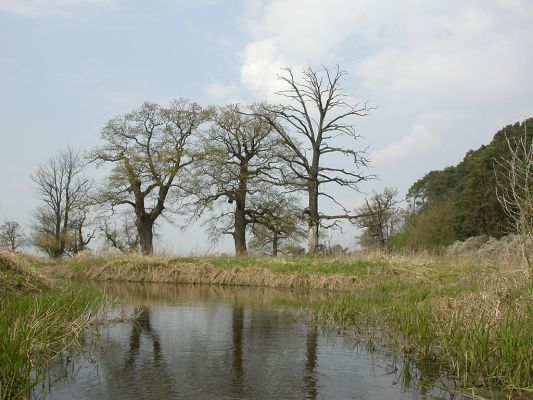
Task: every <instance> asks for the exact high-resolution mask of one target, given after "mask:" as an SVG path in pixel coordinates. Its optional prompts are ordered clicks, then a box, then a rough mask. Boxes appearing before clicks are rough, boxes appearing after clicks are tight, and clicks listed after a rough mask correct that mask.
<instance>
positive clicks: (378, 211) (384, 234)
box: [357, 188, 400, 249]
mask: <svg viewBox="0 0 533 400" xmlns="http://www.w3.org/2000/svg"><path fill="white" fill-rule="evenodd" d="M396 196H398V190H397V189H390V188H385V190H384V191H383V193H375V194H374V195H373V196H372V197H371V198H370V200H368V199H365V202H366V203H365V205H364V206H362V207H361V208H360V209H359V214H362V215H364V216H363V217H361V218H360V219H359V220H358V221H357V225H358V226H359V227H360V228H363V235H362V236H361V242H362V243H361V244H362V245H363V246H365V247H377V248H380V249H385V248H386V247H387V245H388V244H389V241H390V239H391V238H392V236H393V235H394V234H395V233H396V232H397V230H398V227H399V224H400V218H399V211H400V209H399V207H398V203H399V201H398V200H397V199H396Z"/></svg>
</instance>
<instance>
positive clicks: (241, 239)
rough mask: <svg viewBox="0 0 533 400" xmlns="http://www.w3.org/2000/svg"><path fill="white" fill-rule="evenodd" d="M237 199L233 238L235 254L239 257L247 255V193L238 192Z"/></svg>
mask: <svg viewBox="0 0 533 400" xmlns="http://www.w3.org/2000/svg"><path fill="white" fill-rule="evenodd" d="M236 197H237V198H236V201H235V230H234V232H233V240H234V241H235V255H236V256H237V257H241V256H247V255H248V249H247V248H246V213H245V198H246V195H245V194H242V193H238V194H237V196H236Z"/></svg>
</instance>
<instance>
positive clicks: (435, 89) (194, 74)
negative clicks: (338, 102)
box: [0, 0, 533, 254]
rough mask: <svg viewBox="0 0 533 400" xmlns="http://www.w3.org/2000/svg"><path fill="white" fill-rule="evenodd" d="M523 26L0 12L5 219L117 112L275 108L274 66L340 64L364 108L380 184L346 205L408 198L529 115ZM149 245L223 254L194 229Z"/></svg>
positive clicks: (415, 13) (378, 15) (15, 5)
mask: <svg viewBox="0 0 533 400" xmlns="http://www.w3.org/2000/svg"><path fill="white" fill-rule="evenodd" d="M532 22H533V2H532V1H531V0H483V1H481V0H461V1H458V0H449V1H437V0H403V1H397V0H329V1H327V2H326V1H315V0H242V1H228V0H226V1H222V0H197V1H193V0H190V1H186V0H152V1H149V2H148V1H141V0H0V121H1V125H0V139H1V141H0V143H1V144H0V174H1V175H0V176H1V178H2V185H1V187H2V189H1V191H0V222H3V221H5V220H16V221H18V222H20V223H21V224H22V225H23V226H24V227H25V228H26V230H29V224H30V219H31V213H32V210H33V209H34V208H35V206H36V205H37V204H38V203H37V200H36V199H35V196H34V191H33V189H32V182H31V179H30V175H31V173H32V172H33V171H35V170H36V168H38V166H39V164H41V163H44V162H45V161H46V160H47V159H48V158H49V157H51V156H52V155H53V154H54V153H57V151H58V150H59V149H61V148H64V147H66V146H72V147H74V148H79V149H89V148H91V147H93V146H95V145H97V144H99V143H101V142H100V132H101V130H102V128H103V126H104V125H105V123H106V122H107V121H108V120H109V119H111V118H113V117H114V116H116V115H119V114H123V113H126V112H129V111H132V110H133V109H135V108H137V107H138V106H140V105H141V104H142V103H143V102H144V101H147V100H148V101H153V102H157V103H160V104H168V103H169V102H170V101H171V100H172V99H174V98H179V97H185V98H190V99H193V100H196V101H199V102H201V103H203V104H226V103H230V102H241V103H251V102H256V101H263V100H269V101H273V102H275V101H277V100H276V95H275V92H276V91H277V90H279V88H280V82H279V80H277V79H276V75H277V74H278V73H279V72H280V68H281V67H284V66H292V67H293V68H294V69H296V70H299V69H301V68H304V67H306V66H311V67H313V68H319V67H320V66H321V65H325V66H328V67H334V66H335V65H339V66H340V68H341V69H343V70H344V71H346V73H347V74H346V77H345V80H344V82H343V88H344V91H345V92H346V93H348V94H350V95H351V96H352V98H353V100H354V101H355V102H357V101H359V102H364V101H368V102H369V104H370V105H371V106H372V107H373V110H372V112H371V113H370V115H368V116H366V117H362V118H358V119H357V120H354V126H355V127H356V129H357V131H358V133H360V134H361V135H362V138H361V139H360V140H359V141H358V142H357V143H356V146H357V147H358V148H359V149H365V148H366V149H367V151H368V152H369V154H370V155H371V157H372V166H371V168H370V170H369V173H371V174H375V175H377V176H378V177H379V180H376V181H371V182H368V183H365V184H364V185H362V186H361V193H346V192H342V193H341V192H339V193H338V196H339V197H340V198H341V199H342V200H343V202H344V203H345V204H346V205H347V206H348V208H354V207H357V206H358V205H360V204H361V202H362V201H363V199H364V196H365V194H366V195H371V194H372V193H373V191H377V192H379V191H381V190H382V189H383V188H384V187H386V186H387V187H396V188H398V189H399V190H400V193H401V194H402V195H405V192H406V191H407V189H408V188H409V187H410V186H411V185H412V184H413V183H414V182H415V181H416V180H417V179H419V178H421V177H422V176H423V175H424V174H426V173H427V172H429V171H431V170H435V169H441V168H444V167H446V166H449V165H454V164H457V163H458V162H459V161H461V160H462V158H463V156H464V155H465V153H466V152H467V151H468V150H470V149H476V148H478V147H480V146H481V145H482V144H487V143H488V142H489V141H490V140H491V138H492V136H493V135H494V134H495V133H496V132H497V131H498V130H499V129H501V128H502V127H504V126H506V125H509V124H513V123H515V122H518V121H522V120H524V119H526V118H528V117H532V116H533V79H532V77H531V71H532V70H533V23H532ZM331 190H332V193H333V194H335V195H337V194H336V193H335V189H334V188H332V189H331ZM332 239H333V241H338V242H340V243H342V244H344V245H350V243H352V242H353V232H351V231H350V230H349V229H348V232H347V233H346V234H344V235H343V234H341V233H334V234H333V236H332ZM158 240H159V244H158V245H156V246H158V247H159V249H160V250H161V251H166V252H171V253H180V254H188V253H203V252H219V251H231V243H230V242H229V240H223V241H221V242H220V243H218V244H216V245H215V244H211V243H209V242H208V241H207V239H206V235H205V234H204V233H203V229H202V227H201V226H199V225H196V226H193V227H191V228H190V229H189V231H188V232H187V233H184V232H180V231H179V230H177V229H176V228H174V227H170V226H165V227H164V228H163V234H162V236H161V238H160V239H158Z"/></svg>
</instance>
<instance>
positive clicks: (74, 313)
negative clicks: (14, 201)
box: [0, 252, 108, 399]
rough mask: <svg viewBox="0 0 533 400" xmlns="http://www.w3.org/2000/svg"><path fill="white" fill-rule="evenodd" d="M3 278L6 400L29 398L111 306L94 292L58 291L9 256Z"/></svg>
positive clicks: (1, 256) (0, 332)
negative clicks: (49, 369) (57, 361)
mask: <svg viewBox="0 0 533 400" xmlns="http://www.w3.org/2000/svg"><path fill="white" fill-rule="evenodd" d="M0 276H2V280H1V281H0V285H1V286H0V398H1V399H27V398H29V397H30V394H31V391H32V389H33V388H34V387H35V385H36V384H38V383H39V382H40V381H41V380H42V378H43V374H44V372H45V371H46V368H47V366H48V365H49V364H50V363H51V362H53V361H54V360H55V359H57V358H59V357H61V356H62V355H64V354H65V352H66V351H68V350H72V349H74V348H76V347H80V346H81V342H80V341H81V339H82V333H83V332H84V330H85V329H86V328H88V327H89V326H94V324H96V323H97V322H99V321H100V320H101V318H102V317H103V312H104V310H105V309H107V307H108V304H107V301H106V300H105V299H102V298H101V296H100V295H99V294H98V292H96V291H94V290H81V289H73V288H70V289H65V288H62V289H61V290H59V289H57V288H54V287H53V286H52V285H51V284H50V283H49V282H48V281H47V280H45V279H44V278H42V277H41V276H39V275H37V274H36V273H35V272H33V271H32V270H31V269H30V268H29V267H28V266H27V265H25V262H24V259H23V258H20V257H17V256H14V255H12V254H8V253H5V252H0Z"/></svg>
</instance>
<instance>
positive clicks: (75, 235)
mask: <svg viewBox="0 0 533 400" xmlns="http://www.w3.org/2000/svg"><path fill="white" fill-rule="evenodd" d="M84 166H85V162H84V159H83V157H82V156H81V154H80V153H79V152H77V151H74V150H73V149H71V148H67V149H65V150H62V151H60V152H59V153H57V154H56V155H55V156H53V157H51V158H50V159H49V160H48V162H47V163H45V164H43V165H41V166H40V167H39V168H38V169H37V171H36V172H35V173H34V174H33V175H32V180H33V182H34V184H35V189H36V193H37V198H38V199H39V200H40V202H41V205H40V206H39V207H38V208H37V210H36V211H35V213H34V223H33V231H34V244H35V245H36V246H37V247H38V248H40V249H41V250H43V251H44V252H45V253H47V254H48V255H50V256H51V257H61V256H62V255H64V254H73V253H75V252H76V251H77V250H78V249H79V245H80V243H81V242H83V243H84V245H83V246H85V245H86V244H87V243H88V241H89V240H90V238H89V237H90V235H89V237H85V239H83V238H84V235H83V233H82V230H83V228H84V226H85V223H86V212H87V209H88V207H89V206H90V202H89V192H90V190H91V188H92V185H93V182H92V180H91V179H89V178H87V177H86V176H85V175H84V173H83V168H84ZM81 216H83V217H81ZM80 240H81V241H80Z"/></svg>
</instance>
